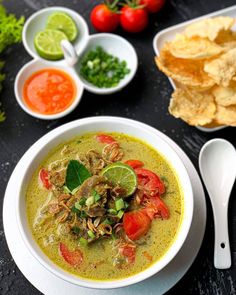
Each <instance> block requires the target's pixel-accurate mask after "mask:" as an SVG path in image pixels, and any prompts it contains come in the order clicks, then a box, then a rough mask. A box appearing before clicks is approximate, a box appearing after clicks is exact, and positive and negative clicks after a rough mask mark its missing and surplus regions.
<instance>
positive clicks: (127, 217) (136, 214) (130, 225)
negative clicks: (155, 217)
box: [123, 209, 151, 240]
mask: <svg viewBox="0 0 236 295" xmlns="http://www.w3.org/2000/svg"><path fill="white" fill-rule="evenodd" d="M150 225H151V219H150V218H149V216H148V215H147V214H146V211H145V209H140V210H136V211H130V212H127V213H125V214H124V217H123V226H124V231H125V233H126V235H127V236H128V237H129V238H130V239H131V240H138V239H139V238H141V237H142V236H144V235H145V234H146V233H147V232H148V230H149V228H150Z"/></svg>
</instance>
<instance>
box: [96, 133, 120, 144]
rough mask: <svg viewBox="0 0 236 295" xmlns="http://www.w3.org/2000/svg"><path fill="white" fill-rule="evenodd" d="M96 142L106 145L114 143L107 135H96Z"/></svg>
mask: <svg viewBox="0 0 236 295" xmlns="http://www.w3.org/2000/svg"><path fill="white" fill-rule="evenodd" d="M96 139H97V141H99V142H101V143H106V144H110V143H113V142H116V141H115V139H114V138H113V137H112V136H110V135H107V134H98V135H97V136H96Z"/></svg>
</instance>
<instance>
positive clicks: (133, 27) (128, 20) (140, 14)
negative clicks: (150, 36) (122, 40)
mask: <svg viewBox="0 0 236 295" xmlns="http://www.w3.org/2000/svg"><path fill="white" fill-rule="evenodd" d="M120 24H121V26H122V28H123V29H124V30H125V31H127V32H130V33H138V32H141V31H143V30H144V29H145V28H146V27H147V25H148V13H147V11H146V10H145V9H144V8H142V7H131V6H128V5H125V6H124V7H123V8H122V9H121V15H120Z"/></svg>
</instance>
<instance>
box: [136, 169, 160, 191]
mask: <svg viewBox="0 0 236 295" xmlns="http://www.w3.org/2000/svg"><path fill="white" fill-rule="evenodd" d="M135 172H136V174H137V177H138V183H139V185H140V186H142V187H143V190H144V193H145V194H148V195H151V196H154V195H157V194H158V195H162V194H164V192H165V186H164V183H163V182H162V181H161V179H160V178H159V177H158V176H157V175H156V174H155V173H154V172H152V171H150V170H148V169H144V168H137V169H135Z"/></svg>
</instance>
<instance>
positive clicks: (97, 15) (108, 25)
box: [90, 1, 120, 32]
mask: <svg viewBox="0 0 236 295" xmlns="http://www.w3.org/2000/svg"><path fill="white" fill-rule="evenodd" d="M114 4H116V3H115V1H114ZM113 6H114V5H112V4H110V5H108V4H99V5H97V6H95V7H94V8H93V10H92V12H91V15H90V19H91V23H92V25H93V26H94V28H95V29H96V30H98V31H100V32H113V31H115V30H116V28H117V27H118V25H119V23H120V15H119V14H118V13H117V11H116V9H115V6H114V7H113Z"/></svg>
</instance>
